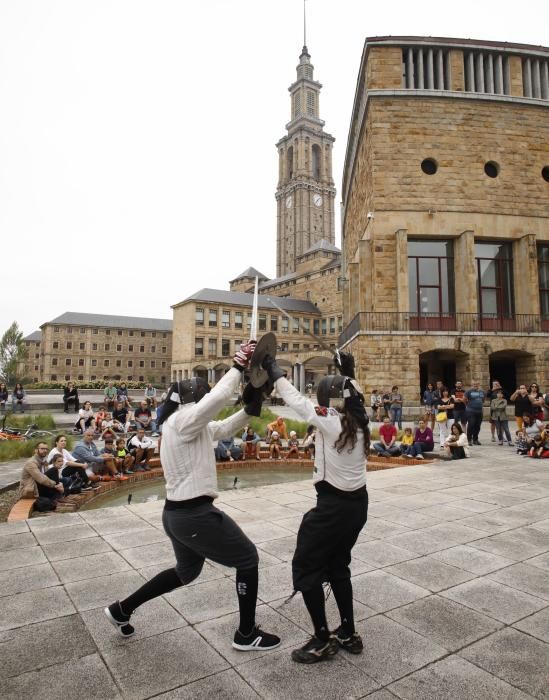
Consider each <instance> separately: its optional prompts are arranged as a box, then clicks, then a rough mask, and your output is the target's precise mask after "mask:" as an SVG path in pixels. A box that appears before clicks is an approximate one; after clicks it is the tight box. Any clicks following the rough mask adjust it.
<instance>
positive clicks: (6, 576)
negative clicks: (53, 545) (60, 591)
mask: <svg viewBox="0 0 549 700" xmlns="http://www.w3.org/2000/svg"><path fill="white" fill-rule="evenodd" d="M58 585H59V578H58V577H57V574H56V573H55V571H54V570H53V568H52V566H51V564H48V563H45V564H35V565H34V566H26V567H25V568H24V569H8V570H7V571H0V605H2V599H3V598H4V597H5V596H8V595H13V594H14V593H24V592H25V591H34V590H38V589H43V588H49V587H50V586H58Z"/></svg>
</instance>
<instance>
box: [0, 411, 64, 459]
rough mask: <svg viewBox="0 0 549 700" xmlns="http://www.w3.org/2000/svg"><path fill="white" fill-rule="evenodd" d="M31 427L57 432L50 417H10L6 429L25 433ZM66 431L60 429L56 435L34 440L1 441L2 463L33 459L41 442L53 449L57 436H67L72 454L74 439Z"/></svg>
mask: <svg viewBox="0 0 549 700" xmlns="http://www.w3.org/2000/svg"><path fill="white" fill-rule="evenodd" d="M29 425H37V426H38V428H37V430H50V431H52V432H54V431H55V421H54V420H53V418H52V416H50V415H43V416H9V417H8V420H7V421H6V427H9V428H15V429H17V430H21V431H23V432H24V431H25V430H26V429H27V428H28V427H29ZM65 430H66V428H65ZM65 430H63V429H59V430H58V431H57V432H54V435H51V436H49V435H44V436H43V437H40V438H35V439H32V440H0V462H13V461H15V460H17V459H23V458H25V457H32V455H33V454H34V448H35V447H36V445H37V444H38V443H39V442H46V443H47V444H48V445H49V446H50V447H53V441H54V438H55V435H65V437H66V438H67V450H69V452H70V450H71V449H72V447H73V445H74V437H73V435H71V434H70V433H67V432H65Z"/></svg>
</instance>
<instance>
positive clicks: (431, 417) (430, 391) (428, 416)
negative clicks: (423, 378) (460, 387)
mask: <svg viewBox="0 0 549 700" xmlns="http://www.w3.org/2000/svg"><path fill="white" fill-rule="evenodd" d="M439 399H440V396H439V394H438V392H437V391H435V387H434V386H433V384H432V383H431V382H429V383H428V384H427V386H426V388H425V391H424V392H423V397H422V402H423V405H424V406H425V414H424V420H425V422H426V423H431V430H434V429H435V413H436V405H437V403H438V401H439Z"/></svg>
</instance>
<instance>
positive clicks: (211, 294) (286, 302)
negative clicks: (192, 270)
mask: <svg viewBox="0 0 549 700" xmlns="http://www.w3.org/2000/svg"><path fill="white" fill-rule="evenodd" d="M189 301H202V302H205V303H209V304H233V305H234V306H249V307H250V308H251V307H252V305H253V301H254V295H253V294H248V293H247V292H228V291H225V290H224V289H208V288H205V289H201V290H200V291H198V292H196V293H195V294H192V295H191V296H190V297H187V298H186V299H183V301H182V302H180V303H179V304H175V305H174V307H173V308H175V307H177V306H181V305H182V304H186V303H187V302H189ZM273 301H274V302H275V303H276V304H277V305H278V306H280V308H281V309H284V311H288V312H291V311H295V312H301V313H309V314H320V311H319V310H318V309H317V307H316V306H315V305H314V304H313V303H312V302H311V301H308V300H307V299H293V298H292V297H275V296H273ZM258 307H259V308H261V309H268V310H269V311H274V309H275V308H276V307H275V306H274V305H273V304H272V303H271V302H270V301H269V297H268V296H267V295H266V294H260V295H259V299H258Z"/></svg>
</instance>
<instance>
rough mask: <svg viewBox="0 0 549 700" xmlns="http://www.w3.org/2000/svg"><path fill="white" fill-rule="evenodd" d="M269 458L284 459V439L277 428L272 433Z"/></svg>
mask: <svg viewBox="0 0 549 700" xmlns="http://www.w3.org/2000/svg"><path fill="white" fill-rule="evenodd" d="M269 459H282V440H281V439H280V435H279V434H278V433H277V431H276V430H273V432H272V433H271V439H270V442H269Z"/></svg>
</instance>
